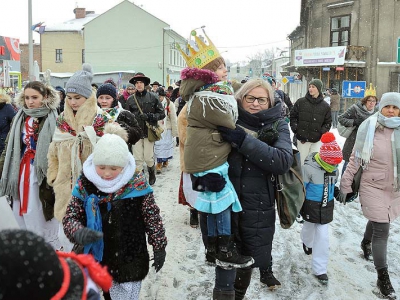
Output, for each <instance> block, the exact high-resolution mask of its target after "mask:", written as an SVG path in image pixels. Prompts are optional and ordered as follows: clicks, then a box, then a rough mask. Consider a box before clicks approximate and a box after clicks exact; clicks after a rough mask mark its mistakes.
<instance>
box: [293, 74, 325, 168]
mask: <svg viewBox="0 0 400 300" xmlns="http://www.w3.org/2000/svg"><path fill="white" fill-rule="evenodd" d="M321 90H322V81H321V80H319V79H313V80H311V81H310V83H309V85H308V92H307V94H306V95H305V97H303V98H300V99H298V100H297V101H296V103H295V104H294V105H293V109H292V110H291V112H290V127H291V129H292V131H293V133H294V134H295V136H296V138H297V149H298V150H299V152H300V159H301V164H302V165H303V164H304V160H305V158H306V157H307V155H308V154H310V153H312V152H318V151H319V148H320V146H321V143H320V142H319V141H320V139H321V136H322V135H323V134H324V133H325V132H328V131H329V129H330V128H331V122H332V116H331V108H330V107H329V104H328V103H326V101H324V97H323V94H322V92H321Z"/></svg>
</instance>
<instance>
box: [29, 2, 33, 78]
mask: <svg viewBox="0 0 400 300" xmlns="http://www.w3.org/2000/svg"><path fill="white" fill-rule="evenodd" d="M28 30H29V31H28V38H29V44H28V45H29V47H28V62H29V81H32V80H35V79H34V78H33V77H34V75H33V37H32V0H28Z"/></svg>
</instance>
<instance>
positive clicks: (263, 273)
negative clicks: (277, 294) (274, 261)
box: [260, 267, 281, 291]
mask: <svg viewBox="0 0 400 300" xmlns="http://www.w3.org/2000/svg"><path fill="white" fill-rule="evenodd" d="M260 281H261V282H262V283H264V284H266V285H267V286H268V288H269V289H270V290H271V291H272V290H275V289H277V288H280V287H281V283H280V282H279V280H278V279H276V278H275V276H274V272H272V267H269V268H267V269H260Z"/></svg>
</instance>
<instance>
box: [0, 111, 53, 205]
mask: <svg viewBox="0 0 400 300" xmlns="http://www.w3.org/2000/svg"><path fill="white" fill-rule="evenodd" d="M25 116H30V117H32V118H41V117H44V116H47V118H46V121H45V122H44V124H43V127H42V130H41V131H40V134H39V138H38V141H37V144H36V154H35V159H34V166H35V170H36V176H37V179H38V184H39V185H40V184H41V183H42V181H43V179H44V178H45V177H46V174H47V167H48V161H47V152H48V150H49V146H50V142H51V139H52V137H53V132H54V129H55V127H56V118H57V111H56V110H51V109H49V108H47V107H40V108H34V109H28V108H25V107H23V108H22V109H21V110H19V111H18V113H17V114H16V115H15V117H14V119H13V122H12V127H11V129H10V132H9V136H8V147H7V149H6V157H5V161H4V166H3V173H2V176H1V183H0V194H1V195H9V196H12V197H13V198H15V199H19V189H18V181H19V174H18V172H17V171H16V170H19V167H20V162H21V126H22V123H23V122H24V119H25Z"/></svg>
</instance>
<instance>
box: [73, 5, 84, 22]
mask: <svg viewBox="0 0 400 300" xmlns="http://www.w3.org/2000/svg"><path fill="white" fill-rule="evenodd" d="M74 13H75V19H83V18H84V17H86V8H80V7H77V8H75V9H74Z"/></svg>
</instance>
